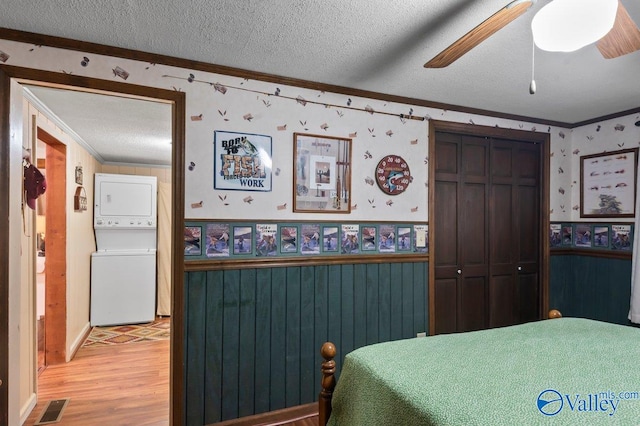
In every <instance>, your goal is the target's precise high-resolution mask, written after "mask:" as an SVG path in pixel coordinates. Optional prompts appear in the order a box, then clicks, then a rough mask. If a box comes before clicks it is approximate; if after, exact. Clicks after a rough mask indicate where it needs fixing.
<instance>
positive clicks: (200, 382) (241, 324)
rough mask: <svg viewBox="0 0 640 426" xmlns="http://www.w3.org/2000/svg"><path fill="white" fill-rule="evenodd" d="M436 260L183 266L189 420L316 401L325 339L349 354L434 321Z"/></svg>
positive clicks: (425, 327)
mask: <svg viewBox="0 0 640 426" xmlns="http://www.w3.org/2000/svg"><path fill="white" fill-rule="evenodd" d="M427 271H428V263H427V262H417V263H412V262H407V263H367V264H339V265H309V266H293V267H277V268H260V269H249V268H247V269H240V270H219V271H208V272H202V271H192V272H186V273H185V305H186V306H185V336H186V337H185V339H186V347H185V360H186V365H185V389H186V401H185V405H186V417H187V418H186V423H187V424H188V425H202V424H209V423H214V422H217V421H221V420H227V419H232V418H237V417H242V416H247V415H251V414H257V413H261V412H266V411H271V410H277V409H281V408H285V407H291V406H296V405H300V404H306V403H310V402H313V401H315V400H316V399H317V396H318V393H319V391H320V364H321V362H322V360H321V357H320V347H321V346H322V344H323V343H324V342H325V341H327V340H330V341H332V342H334V343H335V344H336V346H337V349H338V355H337V357H336V360H337V361H338V368H339V367H340V365H342V361H343V358H344V355H345V354H347V353H348V352H350V351H352V350H354V349H356V348H359V347H361V346H364V345H368V344H372V343H377V342H384V341H388V340H397V339H403V338H410V337H415V336H416V333H419V332H424V331H427V330H428V325H427V320H428V317H429V316H428V313H427V306H428V304H427V289H428V283H427V280H428V272H427Z"/></svg>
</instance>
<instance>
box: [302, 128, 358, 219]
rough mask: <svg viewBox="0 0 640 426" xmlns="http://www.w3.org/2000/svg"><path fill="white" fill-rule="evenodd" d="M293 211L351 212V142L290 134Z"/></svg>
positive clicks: (343, 139)
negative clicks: (291, 136)
mask: <svg viewBox="0 0 640 426" xmlns="http://www.w3.org/2000/svg"><path fill="white" fill-rule="evenodd" d="M293 150H294V152H293V170H294V173H293V176H294V179H293V211H294V212H298V213H304V212H316V213H351V139H348V138H339V137H332V136H323V135H311V134H305V133H294V134H293Z"/></svg>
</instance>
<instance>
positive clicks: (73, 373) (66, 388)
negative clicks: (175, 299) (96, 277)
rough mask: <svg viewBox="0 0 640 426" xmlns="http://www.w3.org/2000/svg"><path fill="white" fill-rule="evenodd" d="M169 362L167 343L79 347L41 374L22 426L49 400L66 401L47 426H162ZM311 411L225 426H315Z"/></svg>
mask: <svg viewBox="0 0 640 426" xmlns="http://www.w3.org/2000/svg"><path fill="white" fill-rule="evenodd" d="M169 357H170V342H169V340H161V341H151V342H137V343H130V344H122V345H111V346H102V345H101V346H89V347H82V348H80V349H79V350H78V353H77V354H76V356H75V357H74V358H73V360H71V362H69V363H66V364H59V365H53V366H49V367H47V368H46V369H45V370H44V371H43V372H42V374H40V377H39V389H38V404H37V405H36V407H35V408H34V409H33V411H32V412H31V415H29V417H28V418H27V421H26V422H25V423H24V425H25V426H33V425H34V423H35V422H36V421H37V420H38V418H39V417H40V415H41V413H42V410H43V409H44V408H45V406H46V404H47V403H48V402H49V401H50V400H53V399H63V398H70V401H69V404H68V405H67V407H66V408H65V410H64V412H63V414H62V419H61V421H60V422H58V423H54V424H52V426H87V425H118V426H127V425H132V426H133V425H135V426H167V425H169ZM313 411H314V405H313V404H309V405H308V406H304V407H300V409H299V410H296V409H293V410H291V409H288V410H282V412H273V413H265V414H262V415H258V416H255V417H254V416H252V417H250V418H244V419H238V420H235V421H229V422H224V423H228V424H229V425H231V424H235V425H238V426H240V425H242V426H247V425H272V426H275V425H280V426H317V425H318V416H317V415H312V416H310V417H309V415H310V414H315V413H313ZM316 412H317V411H316Z"/></svg>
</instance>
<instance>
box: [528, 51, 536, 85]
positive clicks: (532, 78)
mask: <svg viewBox="0 0 640 426" xmlns="http://www.w3.org/2000/svg"><path fill="white" fill-rule="evenodd" d="M535 58H536V44H535V42H534V41H532V42H531V83H530V84H529V93H530V94H532V95H534V94H535V93H536V80H535V78H534V75H535V63H536V60H535Z"/></svg>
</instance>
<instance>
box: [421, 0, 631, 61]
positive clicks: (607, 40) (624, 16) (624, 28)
mask: <svg viewBox="0 0 640 426" xmlns="http://www.w3.org/2000/svg"><path fill="white" fill-rule="evenodd" d="M533 3H535V0H514V1H512V2H511V3H509V4H508V5H506V6H505V7H503V8H502V9H500V10H499V11H497V12H496V13H494V14H493V15H491V16H490V17H489V18H487V19H486V20H484V21H483V22H482V23H480V24H479V25H478V26H477V27H475V28H474V29H472V30H471V31H469V32H468V33H466V34H465V35H463V36H462V37H460V38H459V39H458V40H456V41H455V42H453V43H452V44H451V45H450V46H449V47H447V48H446V49H444V50H443V51H442V52H440V53H438V54H437V55H436V56H435V57H434V58H433V59H431V60H430V61H429V62H427V63H426V64H424V67H425V68H444V67H446V66H448V65H450V64H452V63H453V62H454V61H456V60H457V59H459V58H460V57H461V56H462V55H464V54H465V53H467V52H469V51H470V50H471V49H473V48H474V47H476V46H477V45H479V44H480V43H482V42H483V41H484V40H486V39H487V38H489V37H490V36H491V35H493V34H495V33H496V32H498V31H499V30H501V29H502V28H504V27H505V26H506V25H507V24H509V23H510V22H511V21H513V20H515V19H516V18H518V17H519V16H520V15H522V14H523V13H525V12H526V11H527V10H528V9H529V8H530V7H531V6H532V5H533ZM596 46H597V47H598V50H599V51H600V53H601V54H602V56H603V57H605V58H607V59H612V58H617V57H618V56H622V55H626V54H627V53H631V52H635V51H636V50H640V30H639V29H638V27H637V25H636V24H635V23H634V22H633V20H632V19H631V17H630V16H629V13H628V12H627V10H626V9H625V7H624V6H623V5H622V3H621V2H620V1H618V8H617V12H616V15H615V21H614V24H613V28H612V29H611V31H609V32H608V33H607V34H606V35H605V36H604V37H602V38H601V39H600V40H598V42H597V43H596Z"/></svg>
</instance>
